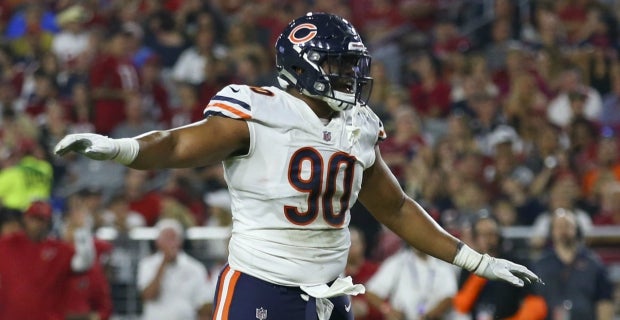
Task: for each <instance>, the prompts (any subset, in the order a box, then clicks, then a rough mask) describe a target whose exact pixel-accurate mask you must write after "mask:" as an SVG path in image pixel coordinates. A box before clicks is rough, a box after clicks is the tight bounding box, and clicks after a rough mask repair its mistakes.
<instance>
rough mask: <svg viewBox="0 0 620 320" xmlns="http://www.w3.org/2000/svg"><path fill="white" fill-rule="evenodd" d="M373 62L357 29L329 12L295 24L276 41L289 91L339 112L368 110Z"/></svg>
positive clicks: (278, 64) (280, 73) (282, 81)
mask: <svg viewBox="0 0 620 320" xmlns="http://www.w3.org/2000/svg"><path fill="white" fill-rule="evenodd" d="M370 62H371V57H370V55H369V53H368V49H367V48H366V46H365V45H364V43H363V42H362V39H361V37H360V35H359V34H358V33H357V31H356V30H355V28H354V27H353V26H352V25H351V24H350V23H349V22H348V21H347V20H345V19H342V18H340V17H338V16H336V15H333V14H328V13H308V14H307V15H305V16H303V17H300V18H298V19H295V20H294V21H292V22H291V23H290V24H289V25H288V26H287V27H286V28H285V29H284V31H283V32H282V34H281V35H280V37H279V38H278V40H277V41H276V67H277V69H278V80H279V82H280V84H281V85H282V86H283V87H294V88H296V89H297V90H299V92H301V93H302V94H305V95H307V96H310V97H314V98H317V99H321V100H323V101H325V102H327V104H328V105H329V106H330V107H331V108H332V109H334V110H336V111H342V110H347V109H349V108H351V107H353V106H354V105H356V104H358V103H359V104H361V105H365V104H366V102H367V101H368V98H369V97H370V91H371V89H372V78H371V77H370Z"/></svg>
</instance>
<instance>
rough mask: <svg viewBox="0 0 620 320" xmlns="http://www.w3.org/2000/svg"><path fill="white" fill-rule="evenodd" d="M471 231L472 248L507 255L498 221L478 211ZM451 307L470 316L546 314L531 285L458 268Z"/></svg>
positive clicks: (533, 317)
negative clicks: (499, 279) (479, 274)
mask: <svg viewBox="0 0 620 320" xmlns="http://www.w3.org/2000/svg"><path fill="white" fill-rule="evenodd" d="M471 233H472V241H473V244H474V247H475V248H476V249H477V250H479V251H480V252H484V253H486V254H489V255H491V256H493V257H502V258H506V257H507V256H509V252H510V251H509V250H510V249H511V248H505V247H504V245H505V244H506V243H505V242H503V239H502V237H501V230H500V227H499V224H498V222H497V220H495V218H493V217H492V216H491V215H489V214H488V213H481V214H479V215H477V216H476V217H475V218H474V219H473V222H472V227H471ZM454 308H455V310H456V311H457V312H458V313H460V314H469V315H471V317H473V319H507V318H509V319H524V320H525V319H527V320H542V319H545V317H546V316H547V307H546V305H545V302H544V300H543V299H542V298H541V297H539V296H537V295H535V294H534V292H533V291H532V286H526V287H522V288H517V287H513V286H509V285H505V284H504V283H502V282H499V281H490V280H487V279H484V278H481V277H479V276H477V275H475V274H471V273H470V272H468V271H466V270H463V271H461V274H460V277H459V290H458V293H457V294H456V295H455V297H454ZM584 319H585V318H584Z"/></svg>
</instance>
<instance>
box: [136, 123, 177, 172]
mask: <svg viewBox="0 0 620 320" xmlns="http://www.w3.org/2000/svg"><path fill="white" fill-rule="evenodd" d="M135 139H136V140H137V141H138V143H139V152H138V153H137V156H136V158H135V160H133V161H132V162H131V163H129V164H128V165H127V166H128V167H130V168H134V169H141V170H149V169H161V168H166V167H169V166H170V165H171V164H172V162H173V159H174V154H175V152H174V150H175V148H176V144H177V143H176V139H175V136H174V135H173V134H172V133H171V132H170V131H151V132H147V133H145V134H143V135H140V136H138V137H136V138H135Z"/></svg>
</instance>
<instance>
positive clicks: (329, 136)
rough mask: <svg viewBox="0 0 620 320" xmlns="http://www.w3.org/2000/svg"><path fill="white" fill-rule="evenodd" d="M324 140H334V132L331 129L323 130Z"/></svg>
mask: <svg viewBox="0 0 620 320" xmlns="http://www.w3.org/2000/svg"><path fill="white" fill-rule="evenodd" d="M323 140H325V141H332V133H331V132H329V131H323Z"/></svg>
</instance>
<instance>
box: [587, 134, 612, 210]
mask: <svg viewBox="0 0 620 320" xmlns="http://www.w3.org/2000/svg"><path fill="white" fill-rule="evenodd" d="M618 146H619V144H618V138H617V137H616V136H615V133H614V132H613V131H611V130H605V131H603V134H602V136H601V137H600V140H599V142H598V150H597V159H596V160H597V161H596V167H594V168H592V169H591V170H589V171H588V172H586V173H585V174H584V176H583V182H582V188H583V194H584V196H585V197H586V199H588V200H589V201H592V202H595V201H596V199H598V197H599V196H600V194H601V192H603V190H602V187H603V186H604V185H605V184H606V183H608V182H612V181H620V152H618Z"/></svg>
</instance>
